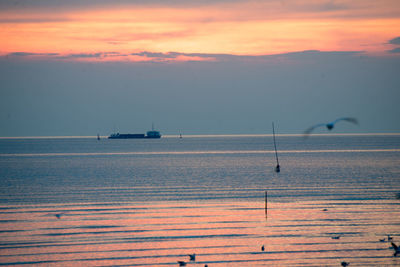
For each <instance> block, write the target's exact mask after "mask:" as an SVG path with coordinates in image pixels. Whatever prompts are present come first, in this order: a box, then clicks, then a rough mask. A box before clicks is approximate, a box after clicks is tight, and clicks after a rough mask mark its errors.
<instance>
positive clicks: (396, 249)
mask: <svg viewBox="0 0 400 267" xmlns="http://www.w3.org/2000/svg"><path fill="white" fill-rule="evenodd" d="M391 243H392V247H393V249H394V254H393V256H395V257H396V256H397V254H399V253H400V248H399V247H398V246H397V245H396V244H395V243H393V242H391Z"/></svg>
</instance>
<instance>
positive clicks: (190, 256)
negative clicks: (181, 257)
mask: <svg viewBox="0 0 400 267" xmlns="http://www.w3.org/2000/svg"><path fill="white" fill-rule="evenodd" d="M188 256H189V259H190V261H196V254H195V253H193V254H189V255H188Z"/></svg>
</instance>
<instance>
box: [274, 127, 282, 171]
mask: <svg viewBox="0 0 400 267" xmlns="http://www.w3.org/2000/svg"><path fill="white" fill-rule="evenodd" d="M272 135H273V138H274V147H275V158H276V167H275V172H280V171H281V167H280V166H279V160H278V150H277V149H276V141H275V126H274V122H272Z"/></svg>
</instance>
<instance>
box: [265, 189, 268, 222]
mask: <svg viewBox="0 0 400 267" xmlns="http://www.w3.org/2000/svg"><path fill="white" fill-rule="evenodd" d="M265 218H266V219H268V192H267V191H265Z"/></svg>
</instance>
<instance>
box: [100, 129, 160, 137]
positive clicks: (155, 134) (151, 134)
mask: <svg viewBox="0 0 400 267" xmlns="http://www.w3.org/2000/svg"><path fill="white" fill-rule="evenodd" d="M141 138H161V133H160V132H159V131H155V130H154V127H153V129H152V130H151V131H148V132H147V133H146V134H129V133H128V134H121V133H113V134H111V135H110V136H109V137H108V139H141Z"/></svg>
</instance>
